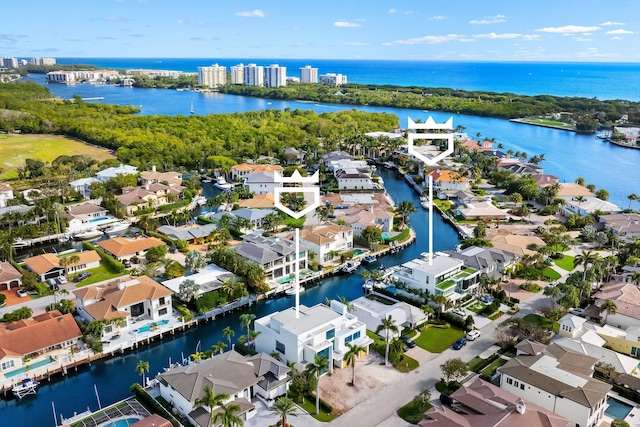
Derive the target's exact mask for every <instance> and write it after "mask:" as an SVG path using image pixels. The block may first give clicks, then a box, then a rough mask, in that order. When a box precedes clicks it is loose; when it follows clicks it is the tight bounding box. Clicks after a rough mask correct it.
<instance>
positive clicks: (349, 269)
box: [342, 261, 360, 273]
mask: <svg viewBox="0 0 640 427" xmlns="http://www.w3.org/2000/svg"><path fill="white" fill-rule="evenodd" d="M358 267H360V261H347V263H346V264H345V265H344V267H342V271H343V272H345V273H353V272H354V271H356V270H357V269H358Z"/></svg>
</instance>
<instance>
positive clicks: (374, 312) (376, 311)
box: [351, 295, 427, 332]
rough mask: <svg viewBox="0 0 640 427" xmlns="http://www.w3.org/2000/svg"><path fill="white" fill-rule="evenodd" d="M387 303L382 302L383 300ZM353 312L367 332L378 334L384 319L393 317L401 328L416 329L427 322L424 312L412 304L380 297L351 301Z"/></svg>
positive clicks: (364, 297)
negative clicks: (377, 331)
mask: <svg viewBox="0 0 640 427" xmlns="http://www.w3.org/2000/svg"><path fill="white" fill-rule="evenodd" d="M380 299H381V300H382V301H385V300H386V302H384V303H383V302H380V301H381V300H380ZM351 304H353V310H351V313H352V314H353V315H354V316H356V317H357V318H358V320H360V321H361V322H363V323H364V324H365V325H366V327H367V330H369V331H372V332H376V330H377V329H378V326H380V325H381V324H382V319H386V318H387V317H389V316H391V318H392V319H393V320H394V323H395V325H397V326H398V327H400V328H415V327H417V326H419V325H421V324H422V323H424V322H425V321H426V320H427V316H426V314H424V311H422V310H421V309H419V308H418V307H415V306H413V305H411V304H407V303H406V302H402V301H395V300H391V299H388V297H386V296H381V295H378V296H377V297H376V298H375V299H369V298H367V297H366V296H363V297H360V298H356V299H354V300H353V301H351Z"/></svg>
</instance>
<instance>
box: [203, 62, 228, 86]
mask: <svg viewBox="0 0 640 427" xmlns="http://www.w3.org/2000/svg"><path fill="white" fill-rule="evenodd" d="M198 84H200V85H204V86H208V87H218V86H220V85H224V84H227V67H223V66H220V65H218V64H213V65H212V66H210V67H198Z"/></svg>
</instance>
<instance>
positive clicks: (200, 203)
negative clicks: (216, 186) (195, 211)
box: [193, 196, 207, 206]
mask: <svg viewBox="0 0 640 427" xmlns="http://www.w3.org/2000/svg"><path fill="white" fill-rule="evenodd" d="M193 201H194V202H195V203H196V205H198V206H204V205H205V204H206V203H207V198H206V197H204V196H198V197H196V198H195V199H193Z"/></svg>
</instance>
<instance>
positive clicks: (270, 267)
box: [230, 233, 309, 281]
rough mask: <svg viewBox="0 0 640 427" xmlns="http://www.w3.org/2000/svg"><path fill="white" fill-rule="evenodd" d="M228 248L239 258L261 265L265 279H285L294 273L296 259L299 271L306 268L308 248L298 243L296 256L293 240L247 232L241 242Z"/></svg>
mask: <svg viewBox="0 0 640 427" xmlns="http://www.w3.org/2000/svg"><path fill="white" fill-rule="evenodd" d="M230 249H231V250H233V251H235V253H236V254H238V255H239V256H240V257H241V258H244V259H246V260H248V261H251V262H255V263H256V264H258V265H260V266H262V269H263V270H264V272H265V275H266V278H267V280H273V281H282V280H284V281H286V279H289V278H290V276H291V275H292V274H294V273H295V262H296V261H297V262H298V263H299V269H300V271H301V272H302V271H303V270H306V269H307V268H308V266H307V262H308V252H309V249H308V248H307V247H306V246H304V245H300V253H299V254H298V256H296V254H295V244H294V242H293V241H292V240H288V239H284V238H281V237H277V236H271V237H264V236H262V235H260V234H258V233H253V234H247V235H245V236H244V237H243V241H242V242H240V243H238V244H235V245H233V246H231V248H230Z"/></svg>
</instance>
